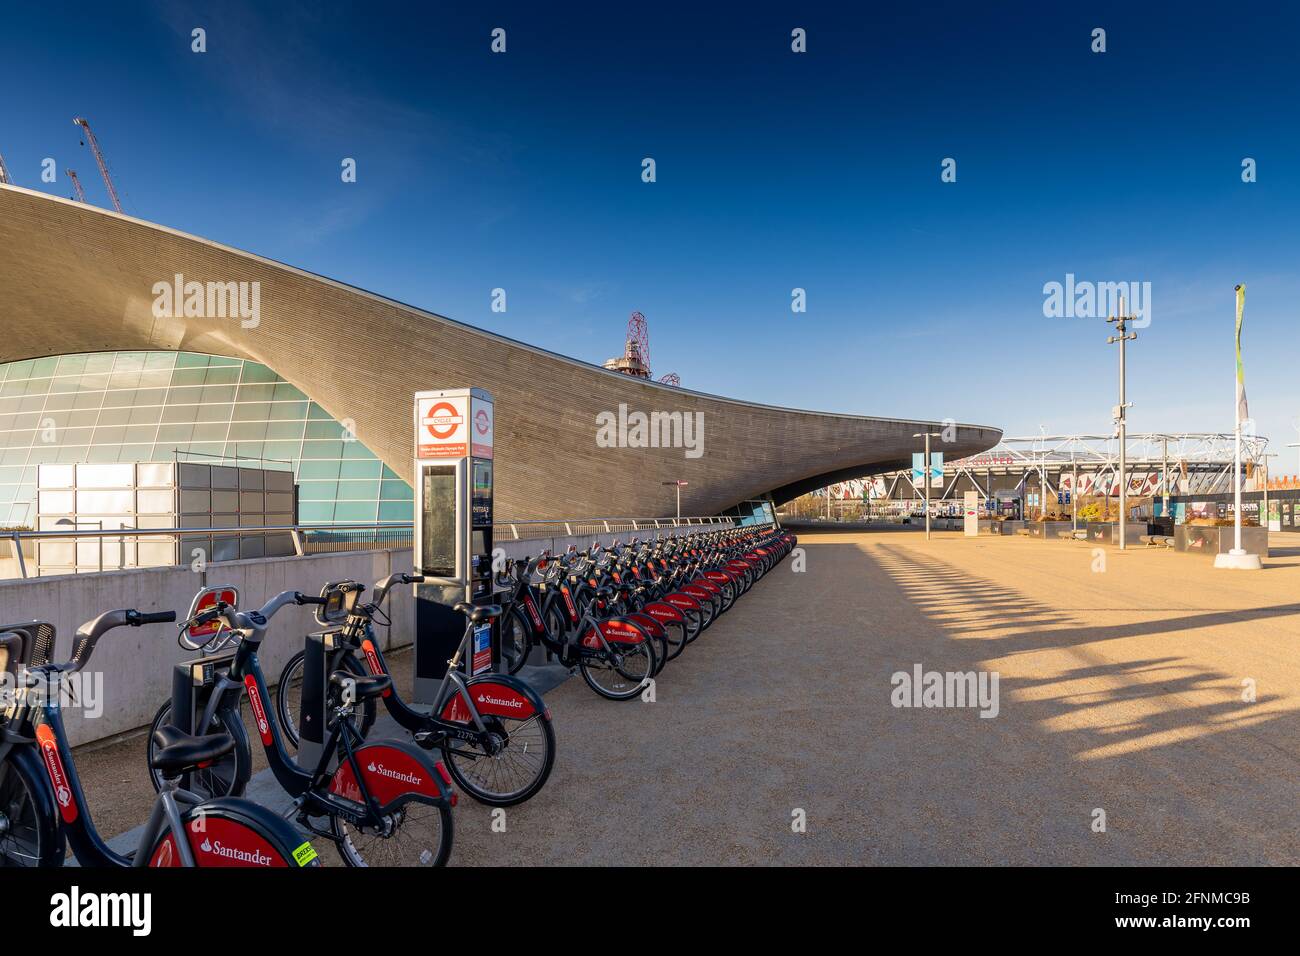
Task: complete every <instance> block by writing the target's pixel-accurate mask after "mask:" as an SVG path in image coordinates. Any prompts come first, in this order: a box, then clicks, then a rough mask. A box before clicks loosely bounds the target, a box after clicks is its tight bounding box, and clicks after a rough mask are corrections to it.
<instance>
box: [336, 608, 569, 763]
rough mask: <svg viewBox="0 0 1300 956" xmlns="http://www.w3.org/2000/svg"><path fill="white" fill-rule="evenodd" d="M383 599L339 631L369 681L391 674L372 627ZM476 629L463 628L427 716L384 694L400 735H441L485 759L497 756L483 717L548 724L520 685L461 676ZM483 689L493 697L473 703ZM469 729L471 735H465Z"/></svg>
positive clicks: (392, 693)
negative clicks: (490, 689) (370, 677)
mask: <svg viewBox="0 0 1300 956" xmlns="http://www.w3.org/2000/svg"><path fill="white" fill-rule="evenodd" d="M386 593H387V589H384V592H383V594H379V595H377V597H376V601H375V603H374V604H371V605H367V606H364V607H362V608H359V609H354V610H353V611H352V612H351V614H349V616H348V621H347V623H346V624H345V625H344V627H343V630H342V631H341V636H343V638H344V641H345V643H343V644H342V647H341V650H342V651H343V652H344V653H350V652H352V651H360V652H361V656H362V658H363V659H364V660H365V665H366V669H367V671H368V672H369V673H370V674H372V675H381V674H382V675H387V674H388V673H389V671H388V664H387V662H386V661H385V660H384V655H383V651H381V650H380V648H379V645H378V642H376V641H375V640H374V636H373V632H372V630H371V627H370V622H371V616H372V614H373V611H374V609H375V608H376V607H377V606H378V604H379V602H380V601H382V600H383V597H384V595H386ZM474 629H475V625H474V624H473V623H472V622H467V624H466V627H465V633H464V634H463V635H462V637H461V641H460V644H459V645H458V646H457V648H456V653H455V654H453V655H452V657H451V659H450V660H449V661H448V662H447V673H446V674H445V675H444V676H443V678H442V683H440V684H439V685H438V691H437V694H436V695H435V696H434V704H433V708H432V710H431V711H430V712H429V713H428V714H425V713H421V712H420V711H417V710H414V709H412V708H411V707H410V706H409V705H408V704H407V703H406V702H405V701H404V700H402V698H401V696H400V695H399V694H398V693H397V690H396V688H389V689H388V690H387V691H385V692H384V694H383V696H382V699H383V702H384V706H385V707H387V708H388V712H389V714H390V715H392V717H393V719H394V720H395V721H397V723H398V724H399V725H400V726H401V727H402V728H403V729H405V730H409V731H411V732H412V733H413V734H415V735H416V738H415V739H416V741H417V742H418V743H421V744H431V743H432V742H433V740H434V738H435V737H436V736H437V735H439V734H443V735H446V736H448V737H454V738H456V739H458V740H464V741H467V742H469V743H473V744H476V745H478V746H481V747H482V748H483V749H484V752H485V753H486V754H487V755H489V756H492V755H493V754H495V753H496V752H497V749H498V745H497V743H496V741H495V739H494V736H493V732H492V728H491V727H489V726H488V722H487V720H485V719H484V717H485V715H486V716H487V717H492V716H503V717H513V718H528V717H532V716H535V715H538V714H540V715H541V716H542V718H543V719H544V720H549V719H550V711H549V709H547V707H546V705H545V704H544V703H543V702H542V700H541V698H539V697H538V696H537V694H536V693H535V692H534V691H533V690H532V688H530V687H529V686H528V685H527V684H525V683H524V682H523V681H520V680H517V679H516V678H513V677H510V676H508V675H505V674H483V675H480V676H477V677H471V678H468V679H467V678H466V677H465V676H464V675H463V674H462V673H461V672H460V662H461V659H462V658H463V657H464V656H465V654H467V653H468V650H467V648H468V646H469V643H470V641H471V639H472V635H473V633H474ZM331 666H336V663H335V661H334V659H332V660H331ZM486 685H490V686H492V687H495V688H497V690H496V691H495V692H494V694H495V696H490V697H489V696H486V695H485V694H483V693H479V694H478V695H477V697H478V698H479V699H478V700H477V701H476V699H475V698H476V694H475V692H474V688H476V687H477V688H479V689H484V688H485V686H486ZM470 725H472V727H473V729H469V726H470Z"/></svg>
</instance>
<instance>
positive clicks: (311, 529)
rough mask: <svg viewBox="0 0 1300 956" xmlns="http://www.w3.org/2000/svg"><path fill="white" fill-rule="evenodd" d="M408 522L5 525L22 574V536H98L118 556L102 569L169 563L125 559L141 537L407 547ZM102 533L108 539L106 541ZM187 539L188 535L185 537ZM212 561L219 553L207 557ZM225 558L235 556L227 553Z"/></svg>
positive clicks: (303, 546)
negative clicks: (217, 525)
mask: <svg viewBox="0 0 1300 956" xmlns="http://www.w3.org/2000/svg"><path fill="white" fill-rule="evenodd" d="M411 530H412V525H411V524H410V523H409V522H407V523H405V524H403V523H401V522H384V523H377V522H370V523H369V524H366V523H361V522H349V523H343V524H316V525H304V524H296V525H257V526H253V527H236V528H106V529H97V530H91V529H80V530H68V531H5V532H4V537H5V538H7V539H8V540H9V543H10V548H11V550H12V557H13V559H14V560H15V561H16V562H17V564H18V570H19V574H20V576H21V577H24V578H27V577H31V574H30V573H29V572H28V567H27V557H26V555H24V553H23V542H24V541H37V542H39V541H58V540H64V541H66V540H69V539H71V540H73V541H74V542H78V541H82V540H86V539H95V540H97V541H98V542H99V551H100V559H101V561H102V556H103V549H104V547H105V546H106V544H109V545H111V544H116V545H117V554H118V562H117V566H116V567H108V566H104V565H101V567H100V570H113V571H120V570H124V569H126V568H135V567H142V566H143V567H169V566H170V565H164V564H153V563H149V564H146V565H138V564H135V563H128V562H127V561H126V560H125V553H126V543H127V542H128V541H131V542H136V543H138V542H139V540H140V539H141V538H154V539H157V538H161V539H163V540H164V541H165V542H168V543H178V544H182V545H188V544H189V543H190V542H198V541H201V540H202V539H205V538H208V539H210V538H222V537H229V536H231V535H234V536H253V535H260V536H265V535H285V536H287V537H288V539H289V540H290V541H291V542H292V544H293V550H294V554H295V555H297V556H302V555H306V554H325V553H329V552H335V551H365V550H374V549H403V548H409V547H411ZM104 539H108V541H107V542H105V540H104ZM186 539H188V541H187V540H186ZM208 560H209V561H211V562H216V561H218V560H221V559H218V558H209V559H208ZM228 560H237V558H231V559H228Z"/></svg>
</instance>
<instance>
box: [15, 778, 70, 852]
mask: <svg viewBox="0 0 1300 956" xmlns="http://www.w3.org/2000/svg"><path fill="white" fill-rule="evenodd" d="M35 772H36V771H35V768H28V767H26V766H24V765H23V764H21V763H19V762H18V761H16V760H5V761H3V762H0V866H6V867H7V866H14V867H17V866H61V865H62V864H63V854H64V847H65V843H64V840H63V836H62V831H61V830H59V829H58V827H57V825H54V826H50V825H42V820H41V817H40V813H39V811H38V809H37V803H36V799H37V796H36V795H37V794H38V793H40V792H41V791H40V790H39V789H38V783H37V781H35V780H33V779H31V777H30V776H29V774H31V773H35Z"/></svg>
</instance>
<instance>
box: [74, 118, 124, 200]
mask: <svg viewBox="0 0 1300 956" xmlns="http://www.w3.org/2000/svg"><path fill="white" fill-rule="evenodd" d="M72 122H73V123H75V124H76V125H77V126H80V127H81V129H82V131H83V132H84V133H85V137H86V138H85V139H84V140H82V143H81V145H82V146H85V145H86V143H89V144H90V151H91V152H92V153H94V154H95V162H96V164H98V166H99V174H100V175H101V176H103V177H104V185H105V186H106V187H107V188H108V198H109V199H111V200H113V208H114V209H116V210H117V211H118V212H121V211H122V203H121V202H120V201H119V200H118V198H117V190H116V189H114V188H113V180H112V179H110V178H109V175H108V163H106V162H105V161H104V153H103V151H102V150H101V149H100V148H99V140H97V139H95V134H94V133H93V132H91V130H90V124H89V123H88V122H86V120H85V119H84V118H82V117H80V116H77V117H74V118H73V120H72Z"/></svg>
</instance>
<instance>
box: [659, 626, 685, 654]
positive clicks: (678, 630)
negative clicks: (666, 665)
mask: <svg viewBox="0 0 1300 956" xmlns="http://www.w3.org/2000/svg"><path fill="white" fill-rule="evenodd" d="M659 624H660V626H661V627H662V628H663V629H664V641H665V643H666V644H667V645H668V653H667V654H666V655H665V656H666V657H667V659H668V660H670V661H671V660H676V658H677V657H678V655H680V654H681V652H682V651H684V650H686V645H687V643H688V641H687V640H686V622H685V621H660V622H659Z"/></svg>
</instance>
